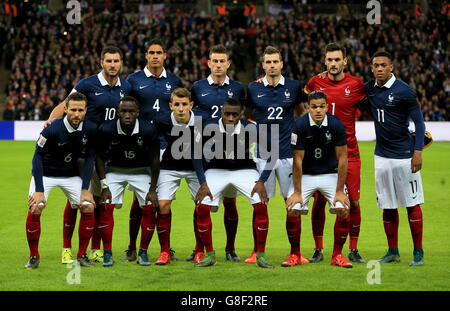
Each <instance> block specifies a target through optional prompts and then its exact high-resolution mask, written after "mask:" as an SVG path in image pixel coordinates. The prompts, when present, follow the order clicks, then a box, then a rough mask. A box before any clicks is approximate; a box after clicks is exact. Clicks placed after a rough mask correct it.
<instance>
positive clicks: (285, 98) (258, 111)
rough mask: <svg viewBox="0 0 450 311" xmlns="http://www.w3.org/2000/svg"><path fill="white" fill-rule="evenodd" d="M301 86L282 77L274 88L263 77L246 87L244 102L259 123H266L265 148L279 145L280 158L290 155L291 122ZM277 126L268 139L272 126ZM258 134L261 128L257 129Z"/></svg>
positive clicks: (292, 122)
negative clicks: (260, 80)
mask: <svg viewBox="0 0 450 311" xmlns="http://www.w3.org/2000/svg"><path fill="white" fill-rule="evenodd" d="M301 93H302V88H301V87H300V83H299V82H298V81H297V80H291V79H287V78H284V77H283V76H282V77H281V79H280V81H279V82H278V84H277V85H276V86H275V87H273V86H271V85H270V84H269V82H268V81H267V79H266V78H264V79H263V82H262V83H258V82H252V83H250V84H249V86H248V94H247V102H246V105H247V107H248V108H250V109H254V110H255V121H256V123H257V124H258V125H260V124H267V125H268V128H267V131H268V132H267V148H268V150H271V148H272V145H273V146H274V147H276V146H277V145H278V148H279V158H280V159H285V158H292V148H291V145H290V138H291V133H292V128H293V125H294V121H295V119H294V109H295V107H296V106H297V105H298V104H299V103H300V102H301V96H302V95H301ZM270 125H276V126H278V131H279V132H278V133H279V134H278V136H277V137H274V139H271V133H272V131H273V128H272V127H271V126H270ZM259 131H260V135H261V128H260V129H259Z"/></svg>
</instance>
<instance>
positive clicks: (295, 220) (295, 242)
mask: <svg viewBox="0 0 450 311" xmlns="http://www.w3.org/2000/svg"><path fill="white" fill-rule="evenodd" d="M301 231H302V219H301V217H300V215H298V216H286V232H287V236H288V239H289V243H290V244H291V254H295V255H297V256H299V257H300V235H301Z"/></svg>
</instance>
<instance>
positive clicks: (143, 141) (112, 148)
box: [97, 119, 159, 172]
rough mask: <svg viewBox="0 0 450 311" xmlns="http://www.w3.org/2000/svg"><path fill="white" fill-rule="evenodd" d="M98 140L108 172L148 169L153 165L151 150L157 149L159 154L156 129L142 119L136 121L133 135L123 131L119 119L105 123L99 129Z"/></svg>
mask: <svg viewBox="0 0 450 311" xmlns="http://www.w3.org/2000/svg"><path fill="white" fill-rule="evenodd" d="M97 139H98V146H99V147H98V148H97V149H98V152H100V156H101V157H102V158H103V159H104V161H105V166H106V172H110V171H114V170H120V169H123V168H125V169H132V168H148V167H150V166H151V164H152V163H151V151H152V150H151V149H152V148H157V149H158V153H159V140H158V135H157V132H156V128H155V127H154V126H153V125H152V124H150V122H146V121H144V120H142V119H137V120H136V124H135V127H134V129H133V132H132V134H131V135H128V134H126V133H125V132H124V131H123V130H122V128H121V126H120V120H119V119H117V120H111V121H107V122H104V123H103V124H102V125H101V126H100V127H99V129H98V134H97Z"/></svg>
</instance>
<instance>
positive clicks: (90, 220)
mask: <svg viewBox="0 0 450 311" xmlns="http://www.w3.org/2000/svg"><path fill="white" fill-rule="evenodd" d="M94 222H95V220H94V212H90V213H85V212H81V211H80V223H79V225H78V240H79V246H78V253H77V258H81V257H82V256H83V255H84V254H86V249H87V247H88V245H89V241H90V240H91V237H92V234H93V233H94Z"/></svg>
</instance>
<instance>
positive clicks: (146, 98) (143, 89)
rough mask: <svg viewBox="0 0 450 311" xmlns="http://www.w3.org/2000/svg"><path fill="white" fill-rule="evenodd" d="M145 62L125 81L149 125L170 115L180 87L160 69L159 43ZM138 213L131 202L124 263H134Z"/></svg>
mask: <svg viewBox="0 0 450 311" xmlns="http://www.w3.org/2000/svg"><path fill="white" fill-rule="evenodd" d="M145 58H146V60H147V65H146V66H145V68H144V69H143V70H140V71H138V72H136V73H133V74H131V75H129V76H128V78H127V81H128V82H129V83H130V84H131V93H130V95H131V96H133V97H134V98H136V100H137V101H138V105H139V112H140V119H141V120H144V121H147V122H150V121H152V120H153V119H154V118H155V117H156V116H157V115H159V114H161V113H165V112H169V111H170V108H169V101H170V95H171V94H172V92H173V91H174V90H175V89H176V88H179V87H182V86H183V84H182V82H181V79H180V78H179V77H178V76H176V75H175V74H173V73H170V72H168V71H166V69H165V68H164V61H165V60H166V58H167V54H166V50H165V48H164V44H163V42H162V41H161V40H159V39H152V40H150V42H149V43H148V45H147V50H146V52H145ZM160 139H161V146H160V147H161V154H162V153H163V152H164V150H165V149H166V146H167V143H166V142H165V141H164V139H163V136H160ZM141 211H142V209H141V208H139V204H138V201H137V200H136V198H134V200H133V204H132V206H131V210H130V222H129V234H130V243H129V245H128V249H127V250H126V251H125V252H126V255H125V258H123V260H124V261H135V260H136V240H137V236H138V234H139V228H140V223H141V217H142V214H141ZM169 212H170V210H169ZM158 215H160V216H161V217H163V218H167V217H169V218H170V217H171V214H170V213H169V214H168V215H164V214H158ZM163 215H164V216H163ZM171 256H172V259H175V257H174V255H173V254H171Z"/></svg>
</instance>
